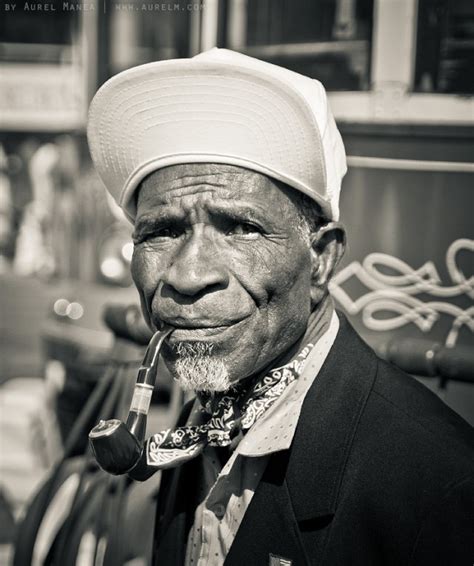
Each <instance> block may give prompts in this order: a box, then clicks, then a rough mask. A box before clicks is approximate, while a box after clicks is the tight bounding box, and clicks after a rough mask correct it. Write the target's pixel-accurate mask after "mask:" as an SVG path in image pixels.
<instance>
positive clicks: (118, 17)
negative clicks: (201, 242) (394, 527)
mask: <svg viewBox="0 0 474 566" xmlns="http://www.w3.org/2000/svg"><path fill="white" fill-rule="evenodd" d="M213 46H219V47H228V48H231V49H234V50H238V51H241V52H243V53H247V54H250V55H252V56H255V57H259V58H261V59H264V60H267V61H270V62H273V63H276V64H279V65H282V66H284V67H287V68H289V69H293V70H295V71H298V72H300V73H303V74H306V75H308V76H310V77H314V78H317V79H319V80H320V81H321V82H322V83H323V84H324V85H325V87H326V89H327V90H328V91H329V99H330V103H331V106H332V109H333V112H334V115H335V118H336V121H337V123H338V126H339V129H340V131H341V133H342V137H343V139H344V143H345V146H346V151H347V155H348V165H349V171H348V174H347V176H346V178H345V181H344V184H343V191H342V203H341V209H342V221H343V222H344V223H345V225H346V227H347V230H348V241H349V248H348V252H347V255H346V257H345V260H344V263H343V266H342V269H341V270H340V272H339V273H338V275H337V277H336V279H335V281H334V282H333V285H332V293H333V295H334V297H335V300H336V302H337V306H338V307H339V308H341V309H342V310H344V311H345V312H346V313H347V314H348V315H349V317H350V319H351V321H352V323H353V324H354V325H355V327H356V328H357V330H358V331H359V332H360V333H361V334H362V336H363V337H364V338H365V339H366V340H367V341H368V342H369V343H370V344H371V345H372V346H373V347H374V348H375V349H376V350H377V351H378V352H379V353H380V354H381V355H384V356H385V357H388V358H394V359H395V361H397V363H400V365H402V366H404V367H406V369H407V370H408V371H410V372H411V373H413V374H416V375H418V376H423V377H420V379H422V380H423V381H424V383H425V384H427V385H428V386H429V387H430V388H431V389H433V390H434V391H435V392H436V393H437V394H438V395H440V396H441V397H442V398H443V399H444V400H445V401H446V402H447V403H448V404H449V405H451V406H452V407H453V408H454V409H455V410H456V411H457V412H459V413H460V414H461V415H462V416H463V417H464V418H465V419H467V420H468V421H469V422H471V423H472V424H474V387H473V385H472V381H473V375H472V374H473V360H472V346H473V332H474V318H473V316H474V307H473V303H472V299H473V297H474V261H473V252H474V240H473V238H474V234H473V232H474V230H473V222H472V217H473V210H474V192H473V179H474V175H473V173H474V165H473V156H474V99H473V95H474V72H473V69H474V3H473V2H472V1H471V0H206V1H203V2H199V1H197V0H196V1H192V0H188V1H186V2H184V1H179V2H169V3H168V2H152V1H141V0H129V1H125V0H120V1H119V0H117V1H114V0H110V1H109V0H91V1H90V2H87V1H85V0H80V1H76V2H65V1H63V0H61V1H59V0H49V1H46V0H36V1H32V2H23V1H22V2H20V1H19V0H17V1H16V3H13V2H3V3H2V5H1V6H0V136H1V138H0V288H1V295H0V301H1V302H0V307H1V310H0V383H1V385H0V403H1V405H0V419H1V429H0V442H1V445H0V449H1V461H0V472H1V475H0V524H2V526H3V527H2V533H3V534H2V535H1V536H2V539H1V540H0V543H3V544H4V545H8V543H9V542H11V540H12V537H13V533H14V530H15V522H16V519H17V518H18V516H19V515H20V513H21V510H22V509H23V508H24V505H25V502H26V501H28V499H29V498H30V497H31V494H32V493H33V492H34V491H35V489H36V488H37V486H38V485H39V484H40V482H41V481H42V479H43V478H44V476H45V474H46V473H47V471H48V470H49V469H50V467H51V466H52V464H53V463H54V461H55V460H56V459H57V458H58V457H59V455H60V454H61V450H62V446H63V443H64V439H65V438H66V437H67V435H68V432H69V431H70V429H71V427H72V424H73V423H74V420H75V418H76V417H77V414H78V412H79V410H80V408H81V407H82V406H83V404H84V403H85V402H86V400H87V399H88V397H89V396H90V393H91V391H92V389H93V387H94V386H95V384H96V383H97V381H98V380H99V379H100V376H101V375H102V374H103V372H104V368H105V367H106V366H107V365H108V363H109V361H110V355H111V351H112V348H113V346H114V343H115V342H116V338H114V335H113V333H112V332H111V331H110V329H108V328H107V327H106V325H105V324H104V322H103V319H102V309H103V306H104V304H105V303H107V302H114V303H119V304H124V305H125V304H128V303H137V301H138V298H137V294H136V291H135V290H134V288H133V287H132V285H131V278H130V274H129V264H130V258H131V254H132V251H133V246H132V243H131V240H130V233H131V226H130V225H129V224H128V223H127V221H126V220H125V219H124V217H123V216H122V214H121V212H120V210H118V209H117V207H116V206H115V205H114V203H113V202H111V201H110V200H108V199H107V197H106V194H105V191H104V190H103V188H102V185H101V181H100V179H98V177H97V175H96V174H95V172H94V170H93V167H92V164H91V161H90V157H89V154H88V149H87V144H86V140H85V124H86V116H87V108H88V104H89V102H90V100H91V97H92V96H93V94H94V93H95V91H96V90H97V88H98V87H99V86H100V85H101V84H102V83H103V82H104V81H106V80H107V79H108V78H110V77H111V76H113V75H114V74H116V73H118V72H120V71H122V70H124V69H126V68H129V67H132V66H135V65H139V64H142V63H147V62H149V61H157V60H163V59H169V58H177V57H189V56H193V55H195V54H197V53H199V52H200V51H203V50H206V49H209V48H211V47H213ZM140 352H141V350H140ZM139 357H140V355H139V353H133V355H132V358H133V359H135V358H136V359H137V360H138V359H139ZM20 447H21V448H20ZM0 548H2V547H0ZM3 548H5V549H6V550H5V553H6V554H8V549H7V546H4V547H3ZM5 560H7V558H5Z"/></svg>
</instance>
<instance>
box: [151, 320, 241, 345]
mask: <svg viewBox="0 0 474 566" xmlns="http://www.w3.org/2000/svg"><path fill="white" fill-rule="evenodd" d="M245 318H247V317H244V318H240V319H237V320H228V321H205V320H204V321H197V320H177V319H165V318H163V319H162V320H163V322H165V323H166V324H167V325H169V326H171V327H172V328H173V329H174V330H173V331H172V332H171V334H170V336H169V338H168V340H169V342H171V343H173V342H186V341H196V340H204V339H206V338H210V337H213V336H219V335H220V334H223V333H225V332H226V331H229V330H231V329H232V328H234V327H237V326H238V325H239V324H240V323H241V322H242V321H243V320H245Z"/></svg>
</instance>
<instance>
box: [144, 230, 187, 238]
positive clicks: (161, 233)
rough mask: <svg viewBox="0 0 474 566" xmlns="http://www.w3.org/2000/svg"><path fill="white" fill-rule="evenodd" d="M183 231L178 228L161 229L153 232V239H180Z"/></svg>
mask: <svg viewBox="0 0 474 566" xmlns="http://www.w3.org/2000/svg"><path fill="white" fill-rule="evenodd" d="M180 236H181V231H180V230H178V229H176V228H159V229H157V230H154V231H153V234H152V235H151V238H179V237H180Z"/></svg>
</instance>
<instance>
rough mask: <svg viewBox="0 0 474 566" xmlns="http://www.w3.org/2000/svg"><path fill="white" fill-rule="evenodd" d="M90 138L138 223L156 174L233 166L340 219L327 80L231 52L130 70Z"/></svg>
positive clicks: (108, 92)
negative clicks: (142, 198) (149, 180)
mask: <svg viewBox="0 0 474 566" xmlns="http://www.w3.org/2000/svg"><path fill="white" fill-rule="evenodd" d="M87 135H88V140H89V147H90V151H91V155H92V159H93V161H94V164H95V166H96V168H97V170H98V172H99V175H100V176H101V178H102V180H103V182H104V183H105V186H106V187H107V190H108V191H109V192H110V194H111V195H112V196H113V197H114V199H115V200H116V201H117V203H118V204H119V205H120V206H121V207H122V209H123V210H124V212H125V213H126V215H127V216H128V217H129V219H130V220H132V221H133V220H134V218H135V215H136V202H135V200H136V199H135V198H134V195H135V191H136V189H137V188H138V187H139V185H140V183H141V181H142V180H143V179H144V178H145V177H146V176H147V175H149V174H150V173H151V172H153V171H156V170H158V169H162V168H163V167H167V166H169V165H176V164H179V163H225V164H229V165H238V166H241V167H244V168H246V169H251V170H253V171H258V172H259V173H264V174H266V175H268V176H270V177H272V178H275V179H278V180H280V181H283V182H284V183H286V184H287V185H289V186H290V187H293V188H295V189H298V190H300V191H302V192H303V193H305V194H306V195H308V196H309V197H311V198H312V199H314V200H315V201H316V202H318V203H319V205H320V206H321V207H322V209H323V212H324V213H325V215H326V216H327V217H328V218H329V219H333V220H337V219H338V217H339V193H340V189H341V181H342V178H343V176H344V174H345V172H346V170H347V167H346V156H345V151H344V145H343V143H342V139H341V136H340V134H339V131H338V129H337V127H336V124H335V121H334V118H333V115H332V113H331V110H330V108H329V104H328V101H327V97H326V92H325V90H324V87H323V86H322V85H321V83H320V82H319V81H316V80H313V79H310V78H308V77H305V76H303V75H300V74H298V73H294V72H292V71H289V70H287V69H284V68H282V67H278V66H276V65H271V64H270V63H266V62H263V61H260V60H259V59H254V58H253V57H248V56H246V55H242V54H240V53H236V52H234V51H229V50H227V49H216V48H215V49H211V50H210V51H207V52H205V53H202V54H200V55H197V56H196V57H193V58H191V59H173V60H169V61H159V62H155V63H148V64H146V65H140V66H139V67H134V68H132V69H128V70H126V71H124V72H122V73H119V74H118V75H116V76H114V77H112V78H111V79H110V80H109V81H107V82H106V83H105V84H104V85H103V86H102V87H101V88H100V89H99V91H98V92H97V94H96V95H95V97H94V99H93V101H92V104H91V107H90V111H89V121H88V129H87Z"/></svg>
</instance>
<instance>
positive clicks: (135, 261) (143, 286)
mask: <svg viewBox="0 0 474 566" xmlns="http://www.w3.org/2000/svg"><path fill="white" fill-rule="evenodd" d="M159 267H160V262H159V258H158V257H157V254H154V253H149V252H148V253H147V252H146V251H145V250H143V249H137V248H135V251H134V253H133V257H132V263H131V272H132V278H133V281H134V282H135V285H136V287H137V289H138V290H139V291H143V292H144V293H149V292H151V291H152V290H153V289H154V288H155V287H156V286H157V284H158V281H159V273H160V269H159Z"/></svg>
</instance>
